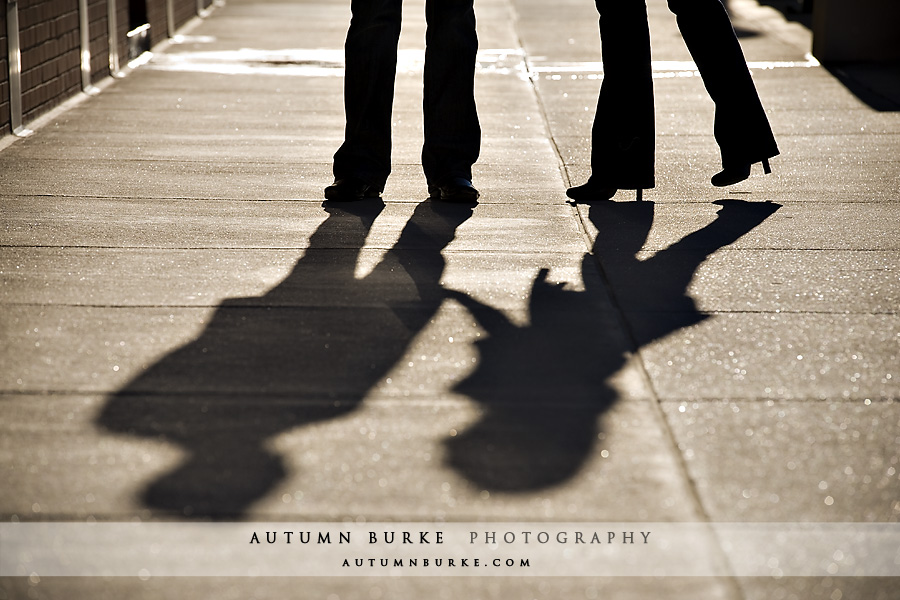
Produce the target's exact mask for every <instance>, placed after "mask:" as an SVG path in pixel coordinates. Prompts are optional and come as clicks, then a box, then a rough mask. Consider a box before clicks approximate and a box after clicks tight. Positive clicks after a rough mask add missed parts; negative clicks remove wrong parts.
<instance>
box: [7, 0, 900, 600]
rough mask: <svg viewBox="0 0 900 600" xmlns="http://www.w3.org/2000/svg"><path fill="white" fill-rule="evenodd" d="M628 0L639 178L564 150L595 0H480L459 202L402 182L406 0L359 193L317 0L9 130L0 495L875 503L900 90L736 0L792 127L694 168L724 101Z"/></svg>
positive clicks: (476, 514)
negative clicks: (569, 193) (344, 155)
mask: <svg viewBox="0 0 900 600" xmlns="http://www.w3.org/2000/svg"><path fill="white" fill-rule="evenodd" d="M648 4H649V8H650V18H651V34H652V41H653V59H654V88H655V95H656V121H657V142H656V146H657V157H656V160H657V166H656V175H657V187H656V188H655V189H653V190H645V191H644V193H643V200H642V201H640V202H639V201H636V200H635V194H634V192H633V191H625V190H623V191H620V192H619V193H618V194H617V195H616V196H615V198H614V201H613V202H604V203H595V204H592V205H588V204H581V205H577V206H573V205H571V204H569V203H568V202H567V199H566V197H565V189H566V187H567V186H569V185H574V184H578V183H582V182H583V181H584V180H585V179H586V178H587V176H588V175H589V173H590V169H589V154H590V126H591V121H592V117H593V112H594V107H595V104H596V98H597V92H598V89H599V85H600V81H601V77H602V64H601V62H600V60H601V56H600V52H599V40H598V36H597V19H596V10H595V8H594V6H593V3H592V2H589V1H586V0H561V1H559V2H539V1H537V0H484V1H482V0H478V1H477V2H476V11H477V16H478V28H479V30H478V31H479V40H480V47H481V52H480V54H479V64H478V71H477V75H476V77H477V79H476V96H477V98H476V99H477V103H478V109H479V116H480V119H481V123H482V128H483V148H482V155H481V159H480V160H479V162H478V164H477V165H476V166H475V180H474V183H475V185H476V186H477V187H478V188H479V189H480V190H481V192H482V196H481V199H480V201H479V204H478V205H477V206H474V207H467V206H459V205H441V204H437V203H431V202H428V201H426V196H427V193H426V189H425V180H424V177H423V175H422V174H421V167H420V166H419V162H420V159H419V153H420V152H421V138H422V124H421V74H422V68H423V52H422V44H423V40H424V11H423V9H422V7H421V6H420V5H419V3H411V5H410V6H407V7H405V15H404V31H403V36H402V38H401V51H400V62H399V65H398V75H397V84H396V99H395V104H394V137H393V143H394V153H393V161H394V172H393V174H392V175H391V178H390V179H389V181H388V185H387V188H386V190H385V193H384V202H383V203H381V202H376V201H365V202H360V203H352V204H342V205H335V206H328V205H326V206H323V202H322V189H323V187H324V186H325V185H327V184H328V183H330V182H331V156H332V154H333V153H334V151H335V150H336V149H337V147H338V145H339V144H340V141H341V139H342V134H343V108H342V101H341V93H342V60H343V59H342V51H341V48H342V44H343V38H344V35H345V33H346V27H347V23H348V20H349V3H348V2H342V1H338V0H330V1H323V2H315V3H312V2H302V1H297V2H291V3H288V2H278V1H275V0H228V2H227V4H225V5H224V6H220V7H218V8H217V9H216V10H215V11H213V13H212V14H211V15H210V16H209V17H207V18H206V19H204V20H202V21H198V22H194V23H192V24H191V25H189V26H188V27H187V28H185V30H183V31H182V32H181V33H182V35H180V36H179V37H178V38H176V39H175V40H173V42H172V43H170V44H167V45H166V46H165V47H164V48H161V49H158V50H157V51H156V52H155V54H154V55H153V57H152V58H151V59H150V60H149V62H146V64H143V65H142V66H139V67H137V68H135V69H134V70H132V71H131V72H130V73H129V74H128V75H127V76H126V77H124V78H122V79H119V80H116V81H115V82H113V83H111V84H109V85H104V86H102V87H103V91H102V93H100V94H99V95H97V96H94V97H91V98H87V99H83V100H82V101H80V102H78V103H75V104H74V106H71V107H69V108H68V109H67V110H65V111H59V112H57V113H54V114H53V115H52V116H51V118H49V119H46V122H45V123H43V124H41V126H40V127H38V128H37V132H36V133H35V134H34V135H33V136H31V137H29V138H26V139H22V140H18V141H15V142H14V143H9V142H10V141H11V139H9V138H8V139H6V140H4V142H3V144H2V146H5V147H4V148H3V149H2V151H0V214H2V222H3V243H2V246H0V281H2V287H0V290H2V292H0V293H2V296H0V301H2V303H3V306H2V308H0V331H2V336H3V347H2V350H0V394H2V397H0V431H2V435H0V457H2V462H0V465H2V471H3V476H4V482H5V483H4V485H3V486H2V487H0V516H2V520H3V521H4V522H10V521H23V522H28V521H75V522H85V521H90V520H96V521H131V520H136V519H140V520H142V521H180V520H187V521H191V522H195V521H204V520H210V519H214V520H227V521H238V520H244V521H286V522H309V521H312V522H343V521H367V522H379V521H398V522H425V523H431V522H441V521H457V522H474V521H486V522H494V523H525V522H559V523H566V522H582V523H613V522H632V523H644V522H646V523H652V522H676V523H678V522H686V523H698V522H699V523H702V522H711V523H730V522H738V523H752V522H760V523H764V522H765V523H768V522H822V523H845V522H850V523H853V522H864V523H870V522H889V523H896V522H897V520H898V517H900V480H898V477H900V475H898V473H897V469H898V468H900V467H898V462H900V453H898V450H897V448H898V447H900V445H898V438H897V435H898V433H897V432H898V431H900V429H898V425H900V409H898V408H897V404H896V403H895V401H894V400H895V399H896V398H897V397H898V389H900V388H898V379H900V369H898V365H900V360H898V354H900V333H898V332H900V318H898V315H897V306H898V302H900V281H898V256H900V236H898V235H897V231H896V230H897V223H898V222H900V204H898V203H897V190H898V189H900V169H898V163H897V156H898V150H900V113H898V112H897V109H898V108H900V98H897V97H890V96H881V97H879V103H877V105H876V106H875V107H873V106H871V105H870V104H868V103H867V102H865V101H864V100H863V99H860V98H859V97H857V96H856V95H854V93H852V92H851V91H850V90H849V89H848V88H847V87H845V85H843V84H842V83H841V82H839V81H838V80H837V79H836V78H835V76H834V75H833V74H832V73H830V72H829V71H828V70H827V69H825V68H824V67H822V66H820V65H819V64H818V63H817V62H816V61H815V59H813V58H812V57H811V56H810V55H809V48H810V34H809V32H808V30H806V29H805V28H804V27H803V26H802V25H800V24H797V23H791V22H789V21H787V20H785V18H784V16H783V15H782V14H781V13H779V12H777V11H775V10H773V9H771V8H767V7H761V6H760V5H759V4H758V3H756V2H755V1H752V0H735V1H734V2H732V3H731V4H730V7H731V9H732V14H733V19H734V24H735V27H736V29H738V31H739V33H740V34H741V42H742V45H743V47H744V51H745V54H746V56H747V59H748V61H749V64H750V67H751V70H752V73H753V76H754V80H755V82H756V84H757V87H758V89H759V92H760V95H761V98H762V101H763V104H764V106H765V107H766V109H767V112H768V115H769V118H770V121H771V123H772V126H773V128H774V130H775V134H776V138H777V140H778V143H779V147H780V149H781V155H780V156H779V157H777V158H775V159H774V160H773V163H772V166H773V170H774V172H773V174H771V175H766V176H764V175H763V174H762V173H761V170H755V171H754V173H753V175H752V176H751V178H750V179H749V180H747V181H746V182H744V183H741V184H738V185H737V186H734V187H732V188H727V189H724V190H723V189H719V188H713V187H711V186H710V185H709V177H710V175H712V174H713V173H714V172H716V171H717V170H718V169H719V157H718V151H717V148H716V145H715V142H714V139H713V136H712V117H713V111H712V104H711V102H710V100H709V98H708V96H707V95H706V92H705V90H704V88H703V83H702V81H701V80H700V78H699V76H698V75H697V73H696V72H695V70H694V68H693V65H692V64H691V63H690V62H689V61H690V55H689V54H688V53H687V50H686V49H685V47H684V45H683V43H682V42H681V38H680V36H679V34H678V31H677V28H676V26H675V22H674V17H673V16H672V15H671V14H670V13H669V12H668V10H667V9H666V6H665V2H662V1H660V0H651V1H650V2H649V3H648ZM851 75H853V73H852V72H851ZM873 93H874V95H875V96H876V97H877V96H878V93H877V89H876V91H875V92H873ZM871 98H872V96H871V94H870V95H869V96H867V97H866V98H865V100H869V101H871ZM891 107H892V108H891ZM2 146H0V147H2ZM756 168H757V169H758V168H759V167H758V165H757V167H756ZM707 558H708V557H707ZM707 558H698V560H706V559H707ZM575 560H577V559H575ZM835 560H836V561H839V559H838V558H835ZM23 575H25V576H23V577H11V578H5V579H2V580H0V598H4V599H5V598H10V599H18V598H67V599H73V598H92V599H94V598H98V599H99V598H192V599H193V598H276V597H278V598H281V597H303V598H306V597H310V598H313V597H315V598H323V599H324V598H336V599H340V600H345V599H348V598H360V599H362V598H374V599H377V598H503V599H507V598H523V599H524V598H528V599H531V598H616V599H617V600H618V599H619V598H656V597H671V598H684V599H700V598H704V599H705V598H716V599H718V598H722V599H729V600H731V599H735V600H737V599H748V600H750V599H754V600H755V599H763V598H765V599H773V598H774V599H790V598H796V599H798V600H805V599H807V598H823V599H830V600H841V599H842V598H843V599H849V598H867V599H877V598H885V599H887V598H892V597H894V595H895V594H896V591H895V590H896V589H898V582H897V579H896V578H871V577H856V578H853V577H839V576H837V577H830V576H822V577H790V576H785V577H752V578H751V577H731V576H729V575H728V573H727V570H726V572H725V573H724V574H723V575H721V576H707V577H683V578H677V577H676V578H668V577H591V576H587V575H590V573H586V574H585V575H586V576H584V577H518V576H515V575H514V574H513V573H510V574H509V575H508V576H503V577H497V576H493V577H486V576H478V577H476V576H469V577H462V576H457V577H446V578H444V577H365V578H361V577H303V578H239V577H235V578H212V577H209V578H200V577H197V578H191V577H178V578H174V577H163V578H159V577H106V578H101V577H81V578H56V577H43V578H41V577H27V575H29V574H28V573H23Z"/></svg>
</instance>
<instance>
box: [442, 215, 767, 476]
mask: <svg viewBox="0 0 900 600" xmlns="http://www.w3.org/2000/svg"><path fill="white" fill-rule="evenodd" d="M718 204H719V205H720V206H721V207H722V208H721V209H720V210H719V211H718V215H717V218H716V219H715V221H713V222H712V223H711V224H709V225H707V226H706V227H704V228H703V229H701V230H699V231H697V232H694V233H692V234H691V235H689V236H687V237H685V238H684V239H682V240H681V241H679V242H677V243H676V244H673V245H672V246H670V247H669V248H666V249H665V250H662V251H660V252H657V253H656V254H655V255H654V256H653V257H652V258H649V259H647V260H638V259H637V256H636V255H637V253H638V252H639V251H640V250H641V248H642V247H643V246H644V244H645V242H646V240H647V236H648V234H649V232H650V228H651V226H652V224H653V213H654V205H653V203H650V202H628V203H620V202H598V203H595V204H593V205H592V206H591V207H590V210H589V219H590V221H591V222H592V223H593V224H594V226H595V227H596V229H597V231H598V235H597V238H596V243H595V246H594V249H593V254H594V256H591V255H590V254H586V255H585V256H584V259H583V261H582V273H583V277H582V279H583V280H585V281H587V280H588V279H589V274H588V273H587V271H588V270H589V269H591V270H592V269H596V268H597V265H596V264H595V263H594V260H595V259H597V260H599V261H600V262H601V263H602V262H603V261H604V260H607V259H610V260H614V261H617V263H618V264H617V268H618V270H619V272H620V273H625V276H624V277H623V278H621V281H620V282H618V283H619V284H620V285H621V286H623V288H624V291H625V293H626V294H627V295H628V296H629V297H631V298H639V299H640V302H639V303H637V304H636V305H633V306H628V307H627V309H628V310H638V311H640V315H641V321H642V322H641V324H640V325H641V326H640V327H639V328H635V327H632V326H631V325H632V324H631V323H626V326H627V327H628V329H629V333H630V337H631V340H630V341H628V340H625V341H624V342H625V343H623V340H622V339H620V338H621V337H622V334H621V333H620V332H621V325H620V324H619V323H620V322H618V321H617V320H616V319H614V318H611V317H610V315H608V314H607V315H606V317H605V318H604V315H603V313H601V312H598V311H597V310H596V302H595V300H594V299H593V298H591V292H590V290H586V291H572V290H567V289H564V288H563V287H561V286H559V285H554V284H550V283H548V282H547V281H546V275H547V272H546V270H542V271H541V273H540V275H539V276H538V277H537V279H536V280H535V282H534V285H533V287H532V292H531V298H530V304H529V312H530V322H529V324H528V325H526V326H518V325H515V324H513V323H512V322H511V321H510V320H509V319H508V318H507V317H506V316H504V315H503V314H502V313H501V312H499V311H497V310H496V309H494V308H491V307H490V306H486V305H484V304H481V303H479V302H476V301H475V300H474V299H472V298H468V297H466V296H463V295H459V296H458V297H457V299H458V300H459V301H460V302H461V303H463V304H464V305H465V306H467V307H468V308H469V310H470V312H471V313H472V314H473V315H474V316H475V318H476V319H477V320H478V322H479V323H480V324H481V326H482V327H483V328H484V329H485V330H486V331H487V334H488V335H487V336H486V337H485V338H483V339H482V340H480V341H478V342H476V346H477V348H478V350H479V351H480V355H481V359H480V362H479V364H478V367H477V369H476V370H475V371H474V372H473V373H472V374H471V375H470V376H469V377H468V378H467V379H466V380H464V381H462V382H461V383H460V384H459V385H458V386H457V387H456V390H457V391H459V392H461V393H464V394H467V395H468V396H470V397H471V398H473V399H475V400H476V401H478V402H479V403H480V404H481V406H482V408H483V411H484V412H483V416H482V418H481V419H480V420H479V421H478V422H477V423H475V424H474V425H472V426H471V427H470V428H469V429H468V430H466V431H463V432H461V433H460V435H458V436H457V437H454V438H450V439H449V440H448V441H447V462H448V464H450V465H451V466H452V467H453V468H455V469H457V470H458V471H459V472H461V473H462V474H463V475H465V476H466V477H467V478H468V479H469V480H471V481H473V482H474V483H476V484H477V485H479V486H481V487H482V488H484V489H488V490H501V491H506V492H528V491H535V490H539V489H542V488H546V487H549V486H553V485H558V484H561V483H563V482H565V481H566V480H568V479H570V478H571V477H573V476H574V475H575V474H576V473H577V472H578V471H579V469H580V468H581V467H582V466H583V464H584V461H585V460H586V459H587V458H588V457H589V456H590V455H591V449H592V447H593V445H594V443H595V442H596V440H597V439H598V435H599V434H600V433H601V432H600V431H599V429H598V427H599V425H598V416H599V415H601V414H602V413H603V412H605V411H606V410H607V409H608V408H609V407H610V406H611V405H612V404H613V403H614V402H615V401H616V400H617V394H616V392H615V391H614V390H613V389H612V388H611V387H610V386H609V384H608V381H609V379H610V377H612V376H613V375H614V374H615V373H616V372H617V371H619V370H620V369H621V368H622V367H623V366H624V364H625V361H626V360H627V355H628V354H629V353H630V352H634V351H635V350H636V349H640V348H641V347H642V346H644V345H646V344H649V343H650V342H652V341H653V340H655V339H658V338H661V337H663V336H666V335H668V334H670V333H672V332H674V331H677V330H679V329H681V328H684V327H688V326H690V325H694V324H696V323H698V322H700V321H702V320H703V319H705V318H706V315H703V314H701V313H699V312H698V311H697V309H696V307H695V305H694V301H693V299H691V298H690V297H689V296H688V295H687V288H688V285H689V284H690V282H691V279H692V278H693V275H694V273H695V272H696V270H697V268H698V267H699V266H700V264H701V263H703V261H705V260H706V258H707V257H708V256H709V255H710V254H712V253H713V252H715V251H716V250H718V249H719V248H722V247H724V246H727V245H729V244H731V243H733V242H735V241H736V240H737V239H738V238H739V237H741V236H742V235H744V234H745V233H747V232H749V231H750V230H752V229H753V228H754V227H756V226H757V225H759V224H760V223H762V222H763V221H764V220H765V219H766V218H767V217H768V216H770V215H771V214H772V213H773V212H774V211H775V210H777V209H778V208H779V205H777V204H773V203H749V202H742V201H738V200H723V201H719V202H718ZM609 249H612V250H611V251H610V250H609ZM612 289H613V290H614V291H615V292H616V293H618V291H619V289H618V285H613V286H612ZM619 303H620V308H626V307H622V306H621V299H619ZM626 319H627V316H626ZM551 390H552V392H551ZM550 394H552V397H549V396H550Z"/></svg>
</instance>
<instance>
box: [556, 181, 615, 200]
mask: <svg viewBox="0 0 900 600" xmlns="http://www.w3.org/2000/svg"><path fill="white" fill-rule="evenodd" d="M616 191H618V190H617V188H614V187H609V186H606V185H601V184H598V183H595V182H594V180H593V179H588V180H587V182H586V183H583V184H581V185H576V186H575V187H570V188H569V189H567V190H566V196H568V197H569V198H571V199H572V200H575V201H577V202H592V201H595V200H609V199H610V198H612V197H613V196H615V195H616Z"/></svg>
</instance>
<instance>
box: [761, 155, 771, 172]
mask: <svg viewBox="0 0 900 600" xmlns="http://www.w3.org/2000/svg"><path fill="white" fill-rule="evenodd" d="M762 164H763V173H765V174H766V175H768V174H769V173H771V172H772V168H771V167H770V166H769V159H768V158H764V159H763V161H762Z"/></svg>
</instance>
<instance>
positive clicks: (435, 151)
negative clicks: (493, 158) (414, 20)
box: [422, 0, 481, 186]
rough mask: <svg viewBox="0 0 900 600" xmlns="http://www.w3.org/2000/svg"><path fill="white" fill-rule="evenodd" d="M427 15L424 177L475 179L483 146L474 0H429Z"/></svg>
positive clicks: (433, 180)
mask: <svg viewBox="0 0 900 600" xmlns="http://www.w3.org/2000/svg"><path fill="white" fill-rule="evenodd" d="M425 19H426V21H427V23H428V28H427V31H426V34H425V96H424V100H423V110H424V113H425V144H424V146H423V148H422V167H423V169H424V170H425V178H426V179H427V180H428V184H429V186H437V185H443V184H444V183H446V182H447V181H448V180H450V179H452V178H457V177H458V178H462V179H466V180H468V181H471V180H472V165H473V164H474V163H475V161H476V160H477V159H478V153H479V151H480V147H481V126H480V125H479V123H478V114H477V113H476V110H475V56H476V54H477V52H478V38H477V36H476V34H475V10H474V8H473V0H426V3H425Z"/></svg>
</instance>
